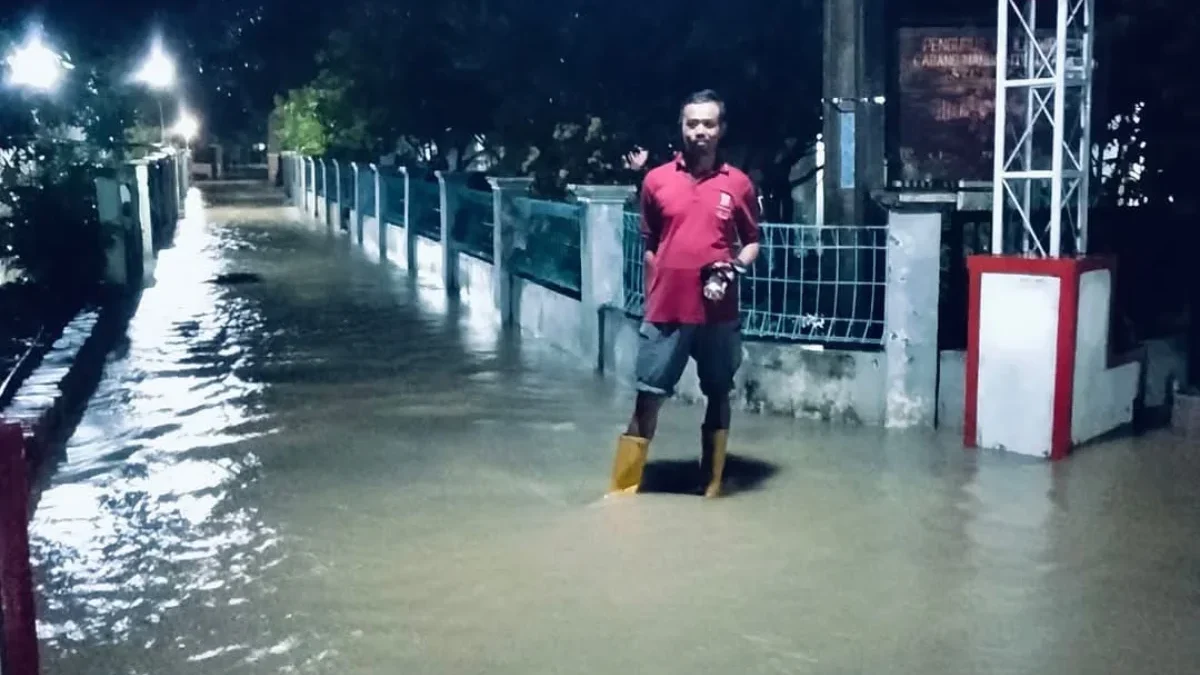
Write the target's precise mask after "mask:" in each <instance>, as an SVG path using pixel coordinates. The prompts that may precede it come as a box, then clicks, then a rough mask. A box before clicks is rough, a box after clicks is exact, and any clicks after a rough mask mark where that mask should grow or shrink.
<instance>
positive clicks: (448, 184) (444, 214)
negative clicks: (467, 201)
mask: <svg viewBox="0 0 1200 675" xmlns="http://www.w3.org/2000/svg"><path fill="white" fill-rule="evenodd" d="M433 175H434V176H437V180H438V200H439V201H438V210H439V211H440V212H441V221H442V223H441V225H442V280H443V282H444V283H445V286H446V292H447V293H449V294H450V295H456V294H457V293H458V242H456V241H455V240H454V225H455V221H456V219H457V214H458V204H459V191H460V190H462V188H463V186H464V185H465V183H466V179H467V177H466V175H465V174H461V173H452V172H448V171H434V172H433Z"/></svg>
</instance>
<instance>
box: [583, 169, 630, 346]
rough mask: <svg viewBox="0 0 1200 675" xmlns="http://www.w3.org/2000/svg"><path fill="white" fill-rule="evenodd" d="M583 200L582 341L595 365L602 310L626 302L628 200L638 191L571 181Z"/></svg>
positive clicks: (618, 186) (599, 340)
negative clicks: (625, 245)
mask: <svg viewBox="0 0 1200 675" xmlns="http://www.w3.org/2000/svg"><path fill="white" fill-rule="evenodd" d="M568 188H569V189H570V190H571V191H572V192H574V193H575V196H576V197H577V198H578V199H579V202H580V203H581V204H583V213H582V215H581V216H580V222H579V255H580V258H581V259H580V271H581V272H582V275H581V278H580V281H581V283H580V296H579V297H580V302H581V304H580V311H582V312H583V317H584V320H583V322H582V324H583V333H584V334H583V335H582V336H580V337H581V340H580V344H581V345H582V346H583V351H584V354H586V355H587V357H588V359H590V361H591V363H592V365H593V366H594V367H596V368H599V367H600V348H601V335H600V331H601V325H600V311H601V310H602V309H603V308H604V307H606V306H612V307H620V306H622V305H623V304H624V302H625V288H624V271H625V250H624V230H625V220H624V218H625V203H626V202H627V201H629V198H630V197H631V196H633V194H634V193H635V192H636V191H637V188H635V187H634V186H632V185H571V186H568Z"/></svg>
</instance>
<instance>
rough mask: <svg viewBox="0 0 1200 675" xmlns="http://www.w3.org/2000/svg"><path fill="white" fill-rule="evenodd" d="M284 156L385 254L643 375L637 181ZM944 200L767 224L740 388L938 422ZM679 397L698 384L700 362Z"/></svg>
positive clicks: (779, 403) (877, 420)
mask: <svg viewBox="0 0 1200 675" xmlns="http://www.w3.org/2000/svg"><path fill="white" fill-rule="evenodd" d="M280 172H281V182H282V184H283V186H284V190H285V192H286V193H287V195H288V196H289V199H290V201H291V203H292V205H293V206H294V207H295V208H296V209H297V210H298V211H299V212H300V213H301V214H302V215H303V216H304V218H305V220H306V222H309V223H310V224H314V225H315V226H316V227H319V228H323V229H325V230H328V231H330V232H335V233H341V234H342V235H344V236H347V237H350V238H352V239H353V240H354V242H355V243H357V244H359V245H360V246H362V248H363V250H364V252H365V253H366V254H367V255H368V256H370V257H371V258H373V259H375V260H379V261H386V262H387V263H390V264H394V265H397V266H398V267H400V268H403V269H407V270H408V271H409V273H410V274H413V275H421V276H428V275H433V276H436V277H437V278H439V279H440V280H441V282H442V285H443V287H444V288H445V290H446V292H447V293H449V294H451V295H454V296H456V297H458V298H459V299H460V300H461V301H462V302H463V303H464V304H465V305H467V306H468V307H469V308H470V309H471V311H473V312H475V311H478V312H481V313H483V314H485V315H486V316H488V317H489V318H490V319H491V320H493V321H495V322H496V324H498V325H504V326H512V327H515V328H519V329H520V330H521V331H522V332H524V333H527V334H529V335H533V336H537V337H540V338H544V339H546V340H548V341H550V342H552V343H553V344H555V345H557V346H559V347H560V348H562V349H564V350H566V351H567V352H569V353H572V354H575V355H578V356H579V357H580V358H581V359H583V360H585V361H586V362H587V364H588V365H589V366H591V367H594V368H596V369H597V370H599V371H600V372H603V373H605V374H607V375H612V376H615V377H618V378H621V379H629V378H631V377H632V373H633V364H634V359H635V355H636V352H637V344H638V331H639V326H640V322H641V319H640V314H639V308H640V296H639V294H640V288H641V272H640V260H641V253H640V251H641V249H640V241H639V240H638V239H637V228H636V222H637V216H636V215H634V214H631V213H630V212H629V210H628V205H629V203H630V198H631V196H632V195H633V194H634V191H635V188H634V187H632V186H611V185H575V186H571V195H572V198H571V201H570V202H568V203H546V202H543V201H541V200H536V199H532V198H531V196H530V194H529V189H530V185H531V181H530V179H527V178H506V177H487V179H486V181H487V185H488V186H489V187H490V190H483V189H480V188H478V187H468V186H467V181H468V180H469V178H470V177H468V176H466V175H464V174H446V173H439V174H437V175H436V176H435V177H434V180H428V179H426V178H423V177H418V176H415V175H410V173H409V172H407V171H406V170H404V169H403V168H398V169H387V168H382V169H381V168H380V167H377V166H375V165H359V164H353V163H344V162H338V161H336V160H333V159H327V158H320V157H307V156H302V155H297V154H294V153H283V155H282V157H281V162H280ZM943 215H944V214H943V213H942V212H941V211H940V210H939V209H938V208H937V207H929V206H921V205H908V204H906V205H903V206H894V207H893V208H892V209H891V211H890V215H889V220H888V224H887V225H886V226H873V227H836V226H829V227H820V226H811V225H794V224H771V223H765V224H763V229H764V251H763V253H762V255H760V260H759V262H758V263H756V265H755V268H754V270H752V272H751V274H750V275H748V277H749V278H748V280H747V281H746V282H745V283H744V285H743V286H742V287H741V289H740V292H741V298H742V304H743V307H744V310H743V319H744V330H745V332H746V336H747V339H746V340H745V342H744V350H745V353H744V359H743V364H744V365H743V367H742V369H741V372H740V373H739V375H738V379H737V391H736V394H735V401H736V402H737V403H738V405H740V406H741V407H742V408H745V409H749V410H754V411H760V412H771V413H778V414H784V415H793V416H797V417H810V418H817V419H823V420H829V421H841V422H847V423H853V424H866V425H885V426H888V427H920V426H933V425H934V424H935V422H936V418H937V412H938V379H939V378H938V366H939V354H938V348H937V336H938V330H937V328H938V327H937V321H938V292H939V283H938V282H939V273H940V253H941V231H942V219H943ZM550 258H553V260H550ZM548 261H549V262H548ZM951 389H953V387H951ZM959 389H961V387H959ZM951 395H953V393H952V394H951ZM678 396H679V397H680V398H682V399H685V400H698V399H699V398H700V392H699V385H698V383H697V382H696V378H695V375H694V370H691V367H689V372H688V373H687V374H685V376H684V380H683V382H681V384H680V389H679V394H678ZM959 396H960V398H959V402H958V404H957V405H958V411H959V413H960V415H961V410H962V404H961V394H960V395H959Z"/></svg>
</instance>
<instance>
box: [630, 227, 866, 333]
mask: <svg viewBox="0 0 1200 675" xmlns="http://www.w3.org/2000/svg"><path fill="white" fill-rule="evenodd" d="M640 223H641V217H640V215H639V214H637V213H633V212H626V213H625V217H624V249H625V265H624V268H625V269H624V281H625V303H624V304H625V307H624V308H625V311H626V312H627V313H629V314H630V315H633V316H642V315H643V311H644V303H645V291H644V279H645V269H644V263H643V255H644V249H643V246H642V240H641V232H640ZM759 233H760V234H759V238H760V244H761V247H762V249H761V252H760V253H759V256H758V259H757V260H756V261H755V263H754V265H753V267H752V268H751V269H750V270H749V271H748V272H747V274H746V275H745V276H743V277H742V278H741V280H740V284H739V287H738V299H739V302H740V305H741V318H742V333H743V334H744V335H745V336H747V337H750V338H758V339H763V340H781V341H789V342H807V343H816V344H823V345H834V346H846V347H849V346H858V347H867V348H878V347H880V346H882V345H883V337H884V298H885V291H886V287H887V227H886V226H884V225H877V226H876V225H871V226H821V225H807V224H790V223H762V224H761V226H760V228H759Z"/></svg>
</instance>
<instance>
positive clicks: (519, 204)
mask: <svg viewBox="0 0 1200 675" xmlns="http://www.w3.org/2000/svg"><path fill="white" fill-rule="evenodd" d="M515 204H516V208H517V212H518V214H519V217H520V218H521V219H522V221H523V222H524V223H525V228H524V231H523V232H521V233H520V234H522V235H523V236H522V237H519V239H523V240H524V241H523V242H521V241H518V245H517V246H516V250H515V251H514V253H513V269H514V271H515V272H516V273H517V274H518V275H519V276H521V277H524V278H526V279H530V280H532V281H535V282H537V283H539V284H542V285H545V286H548V287H550V288H553V289H554V290H556V291H559V292H561V293H563V294H565V295H569V296H571V297H575V298H578V297H579V296H580V293H581V290H580V289H581V288H582V277H583V268H582V261H581V260H580V248H579V237H580V219H581V218H582V217H583V207H582V206H581V205H579V204H571V203H566V202H552V201H546V200H542V199H528V198H521V199H517V200H515Z"/></svg>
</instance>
